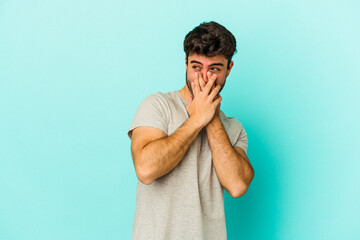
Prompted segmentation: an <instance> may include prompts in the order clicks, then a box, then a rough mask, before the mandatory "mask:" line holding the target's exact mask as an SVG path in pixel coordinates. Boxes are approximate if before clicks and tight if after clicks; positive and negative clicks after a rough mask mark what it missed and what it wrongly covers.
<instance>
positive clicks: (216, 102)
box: [214, 96, 222, 107]
mask: <svg viewBox="0 0 360 240" xmlns="http://www.w3.org/2000/svg"><path fill="white" fill-rule="evenodd" d="M221 100H222V97H221V96H219V98H218V99H216V100H215V101H214V105H215V106H216V107H217V106H218V105H219V104H220V102H221Z"/></svg>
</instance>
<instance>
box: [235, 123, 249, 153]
mask: <svg viewBox="0 0 360 240" xmlns="http://www.w3.org/2000/svg"><path fill="white" fill-rule="evenodd" d="M234 147H241V148H242V149H244V151H245V153H246V154H247V149H248V139H247V134H246V131H245V129H244V127H243V126H241V129H240V133H239V137H238V139H237V140H236V143H235V145H234Z"/></svg>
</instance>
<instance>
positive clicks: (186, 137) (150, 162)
mask: <svg viewBox="0 0 360 240" xmlns="http://www.w3.org/2000/svg"><path fill="white" fill-rule="evenodd" d="M201 128H202V127H201V126H200V125H199V124H198V123H197V122H196V120H194V119H193V118H191V117H190V118H189V119H187V120H186V121H185V122H184V124H183V125H181V126H180V127H179V128H178V129H177V130H176V131H175V132H174V133H173V134H171V135H170V136H168V137H165V138H161V139H157V140H155V141H153V142H150V143H149V144H147V145H146V146H145V147H144V148H143V150H142V153H141V158H142V160H143V162H144V163H145V162H146V169H147V174H146V179H147V182H148V183H149V184H150V183H151V182H153V181H154V180H155V179H157V178H159V177H162V176H164V175H165V174H167V173H169V172H170V171H171V170H172V169H174V168H175V167H176V166H177V165H178V164H179V162H180V161H181V159H182V158H183V157H184V155H185V154H186V152H187V151H188V149H189V147H190V145H191V144H192V143H193V141H194V140H195V138H196V136H197V135H198V134H199V132H200V130H201Z"/></svg>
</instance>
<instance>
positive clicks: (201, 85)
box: [199, 74, 206, 91]
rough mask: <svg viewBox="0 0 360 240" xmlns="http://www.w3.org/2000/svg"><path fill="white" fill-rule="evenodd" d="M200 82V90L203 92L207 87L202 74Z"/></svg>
mask: <svg viewBox="0 0 360 240" xmlns="http://www.w3.org/2000/svg"><path fill="white" fill-rule="evenodd" d="M199 82H200V89H201V91H203V90H204V88H205V86H206V83H205V81H204V79H203V78H202V76H201V74H199Z"/></svg>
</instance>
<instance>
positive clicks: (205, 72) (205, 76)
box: [203, 70, 209, 83]
mask: <svg viewBox="0 0 360 240" xmlns="http://www.w3.org/2000/svg"><path fill="white" fill-rule="evenodd" d="M207 72H208V71H207V70H206V71H204V72H203V79H204V82H205V83H207V82H208V81H209V79H208V76H207Z"/></svg>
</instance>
